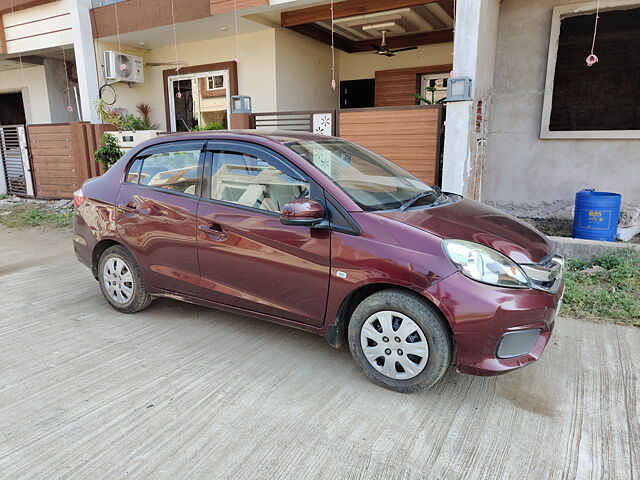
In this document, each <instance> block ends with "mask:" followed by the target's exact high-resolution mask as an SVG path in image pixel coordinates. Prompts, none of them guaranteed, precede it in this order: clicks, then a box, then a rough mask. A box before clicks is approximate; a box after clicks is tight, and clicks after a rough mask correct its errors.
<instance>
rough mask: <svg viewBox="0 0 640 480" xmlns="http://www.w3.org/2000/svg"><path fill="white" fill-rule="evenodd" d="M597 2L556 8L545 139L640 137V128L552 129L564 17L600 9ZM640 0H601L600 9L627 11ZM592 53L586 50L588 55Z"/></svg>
mask: <svg viewBox="0 0 640 480" xmlns="http://www.w3.org/2000/svg"><path fill="white" fill-rule="evenodd" d="M596 6H597V1H595V0H591V1H588V2H583V3H576V4H572V5H560V6H557V7H555V8H554V9H553V17H552V20H551V34H550V38H549V52H548V57H547V73H546V80H545V87H544V95H543V104H542V121H541V124H540V138H541V139H543V140H545V139H589V140H597V139H640V130H579V131H552V130H549V125H550V122H551V109H552V106H553V87H554V79H555V74H556V60H557V56H558V46H559V43H560V25H561V22H562V20H563V19H565V18H568V17H574V16H577V15H584V14H587V13H594V14H595V12H596ZM639 7H640V1H639V0H600V11H610V10H626V9H629V8H639ZM587 54H588V52H587V51H585V58H586V56H587Z"/></svg>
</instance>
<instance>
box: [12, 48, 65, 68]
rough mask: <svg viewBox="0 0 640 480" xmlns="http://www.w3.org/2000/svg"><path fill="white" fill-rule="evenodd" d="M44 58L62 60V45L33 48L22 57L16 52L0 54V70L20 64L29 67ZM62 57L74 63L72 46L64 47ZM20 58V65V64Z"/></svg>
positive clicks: (17, 66) (40, 63)
mask: <svg viewBox="0 0 640 480" xmlns="http://www.w3.org/2000/svg"><path fill="white" fill-rule="evenodd" d="M45 58H53V59H56V60H62V59H63V53H62V47H54V48H45V49H41V50H33V51H30V52H28V53H24V54H22V57H19V56H18V55H16V54H10V55H0V71H7V70H18V69H20V67H21V66H22V68H30V67H35V66H38V65H42V62H43V60H44V59H45ZM64 58H66V60H67V62H73V63H75V52H74V50H73V47H65V49H64ZM21 60H22V65H20V61H21Z"/></svg>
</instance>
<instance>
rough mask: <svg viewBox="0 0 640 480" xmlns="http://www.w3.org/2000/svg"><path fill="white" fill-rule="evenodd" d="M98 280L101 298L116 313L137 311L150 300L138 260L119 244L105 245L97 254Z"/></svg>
mask: <svg viewBox="0 0 640 480" xmlns="http://www.w3.org/2000/svg"><path fill="white" fill-rule="evenodd" d="M98 281H99V282H100V289H101V290H102V294H103V295H104V298H106V299H107V301H108V302H109V304H110V305H111V306H112V307H113V308H114V309H116V310H118V311H119V312H122V313H135V312H139V311H140V310H144V309H145V308H147V307H148V306H149V305H150V304H151V301H152V300H153V297H151V295H149V294H148V293H147V289H146V287H145V284H144V279H143V278H142V274H141V273H140V267H139V266H138V263H137V262H136V261H135V259H134V258H133V255H131V253H129V251H128V250H127V249H126V248H124V247H123V246H121V245H114V246H112V247H109V248H107V249H106V250H105V251H104V253H103V254H102V256H101V257H100V262H99V264H98Z"/></svg>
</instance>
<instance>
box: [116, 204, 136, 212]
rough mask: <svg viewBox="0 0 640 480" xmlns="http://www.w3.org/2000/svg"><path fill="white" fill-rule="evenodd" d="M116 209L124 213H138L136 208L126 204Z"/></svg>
mask: <svg viewBox="0 0 640 480" xmlns="http://www.w3.org/2000/svg"><path fill="white" fill-rule="evenodd" d="M118 209H119V210H122V211H123V212H126V213H138V211H139V210H138V207H136V206H132V205H131V204H127V205H118Z"/></svg>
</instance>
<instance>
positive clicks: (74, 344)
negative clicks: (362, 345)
mask: <svg viewBox="0 0 640 480" xmlns="http://www.w3.org/2000/svg"><path fill="white" fill-rule="evenodd" d="M0 311H1V312H2V314H1V316H0V478H2V479H14V478H20V479H30V478H34V479H45V478H46V479H56V478H81V479H103V478H104V479H120V478H126V479H135V478H153V479H161V478H168V479H182V478H184V479H227V478H238V479H284V478H294V479H311V478H326V479H340V480H342V479H355V478H358V479H384V480H389V479H409V478H425V479H431V478H434V479H435V478H442V479H447V480H450V479H457V478H465V479H480V478H491V479H496V478H518V479H524V478H526V479H551V478H580V479H583V478H585V479H589V478H611V479H631V478H634V477H635V478H640V425H639V420H638V419H639V417H640V410H639V406H638V405H639V404H638V393H639V389H640V386H639V384H638V371H639V365H640V348H639V347H640V329H634V328H631V327H619V326H612V325H600V324H595V323H589V322H583V321H577V320H573V319H566V318H563V319H559V320H558V326H557V330H556V335H555V337H554V339H553V340H554V341H553V342H552V343H551V344H550V346H549V348H548V349H547V351H546V354H545V355H544V356H543V359H542V360H541V361H540V362H538V363H537V364H535V365H532V366H530V367H527V368H525V369H523V370H521V371H519V372H516V373H512V374H510V375H506V376H503V377H499V378H489V379H483V378H477V377H470V376H465V375H461V374H457V373H454V372H451V373H450V374H449V375H448V376H447V377H445V380H444V381H443V382H441V383H440V384H439V385H438V386H437V387H436V388H434V389H433V390H431V391H428V392H424V393H421V394H414V395H401V394H397V393H393V392H390V391H387V390H384V389H381V388H378V387H376V386H375V385H373V384H371V383H370V382H368V381H367V380H366V379H365V378H363V376H362V375H360V373H359V372H358V371H357V370H356V368H355V367H354V365H353V363H352V361H351V358H350V356H349V353H348V351H347V350H340V351H336V350H334V349H332V348H330V347H329V346H328V345H326V344H325V342H324V340H323V339H322V338H320V337H315V336H313V335H311V334H307V333H304V332H299V331H296V330H292V329H288V328H285V327H282V326H278V325H273V324H268V323H263V322H260V321H257V320H252V319H248V318H244V317H239V316H236V315H230V314H226V313H221V312H218V311H215V310H209V309H206V308H200V307H196V306H192V305H186V304H181V303H178V302H174V301H169V300H160V301H157V302H155V303H154V305H152V307H151V308H150V309H149V310H147V311H145V312H143V313H140V314H137V315H130V316H127V315H122V314H118V313H116V312H114V311H113V310H111V309H110V308H109V307H108V306H107V304H106V302H105V301H104V300H103V298H102V296H101V294H100V292H99V289H98V285H97V283H96V282H95V281H94V280H93V278H92V277H91V275H90V273H89V271H88V270H87V269H86V268H85V267H83V266H81V265H80V264H78V263H77V262H76V261H75V257H74V256H73V253H72V250H71V246H70V242H69V241H68V240H67V239H64V238H62V237H61V236H60V235H59V234H43V233H38V232H35V231H22V232H11V233H10V232H7V231H6V230H0Z"/></svg>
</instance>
